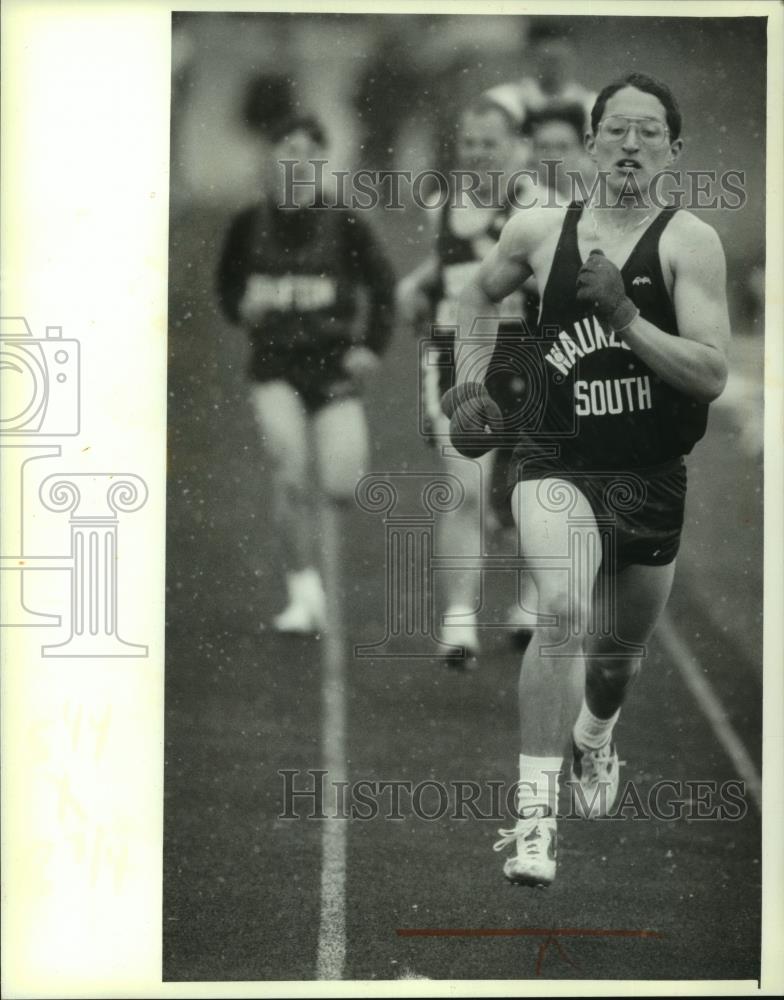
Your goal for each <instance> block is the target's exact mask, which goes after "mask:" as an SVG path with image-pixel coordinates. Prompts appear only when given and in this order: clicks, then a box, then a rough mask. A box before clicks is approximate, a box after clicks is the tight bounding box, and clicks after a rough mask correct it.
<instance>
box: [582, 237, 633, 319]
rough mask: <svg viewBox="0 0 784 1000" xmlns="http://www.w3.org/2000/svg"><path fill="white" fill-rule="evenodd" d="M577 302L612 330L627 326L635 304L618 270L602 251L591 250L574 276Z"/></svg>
mask: <svg viewBox="0 0 784 1000" xmlns="http://www.w3.org/2000/svg"><path fill="white" fill-rule="evenodd" d="M577 301H578V302H580V303H582V305H585V306H589V307H590V308H591V309H593V311H594V313H595V314H596V315H597V316H598V317H599V319H600V320H602V321H603V322H604V323H606V324H607V325H608V326H610V327H611V328H612V329H613V330H620V329H623V327H625V326H628V325H629V323H631V321H632V320H633V319H634V318H635V316H636V315H637V311H638V310H637V306H636V305H635V304H634V303H633V302H632V300H631V299H630V298H629V297H628V296H627V294H626V289H625V287H624V284H623V278H622V277H621V272H620V271H619V270H618V268H617V267H616V266H615V264H613V262H612V261H611V260H608V259H607V257H605V256H604V253H603V252H602V251H601V250H591V253H590V255H589V257H588V260H587V261H586V262H585V263H584V264H583V266H582V267H581V268H580V271H579V273H578V275H577Z"/></svg>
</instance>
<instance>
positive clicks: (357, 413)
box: [313, 397, 368, 501]
mask: <svg viewBox="0 0 784 1000" xmlns="http://www.w3.org/2000/svg"><path fill="white" fill-rule="evenodd" d="M313 431H314V435H315V449H316V464H317V466H318V473H319V481H320V484H321V487H322V489H323V490H324V492H325V493H326V495H327V496H328V497H329V498H330V499H331V500H335V501H347V500H351V499H353V497H354V490H355V488H356V485H357V482H358V481H359V479H360V477H361V476H362V475H363V474H364V472H365V470H366V468H367V463H368V429H367V420H366V419H365V410H364V408H363V406H362V402H361V401H360V400H359V399H356V398H355V397H349V398H346V399H339V400H335V402H334V403H329V404H328V405H327V406H323V407H322V408H321V409H320V410H319V411H318V412H317V413H316V415H315V417H314V418H313Z"/></svg>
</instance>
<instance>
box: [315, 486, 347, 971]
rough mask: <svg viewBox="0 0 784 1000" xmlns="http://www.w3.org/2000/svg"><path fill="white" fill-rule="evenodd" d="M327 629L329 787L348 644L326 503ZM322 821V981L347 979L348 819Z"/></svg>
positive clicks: (341, 721) (342, 736) (338, 762)
mask: <svg viewBox="0 0 784 1000" xmlns="http://www.w3.org/2000/svg"><path fill="white" fill-rule="evenodd" d="M319 520H320V523H321V538H322V566H323V572H324V589H325V591H326V597H327V628H326V629H325V630H324V632H323V633H322V636H321V752H322V753H321V755H322V759H323V761H324V764H323V766H324V767H325V768H326V770H327V772H328V773H327V788H332V787H335V786H334V785H333V784H332V783H333V782H336V781H346V780H347V772H348V768H347V766H346V693H345V681H346V668H345V662H346V657H345V653H346V643H345V635H344V629H343V607H342V601H341V572H340V565H341V564H340V512H339V510H338V509H337V507H336V505H335V504H331V503H329V501H325V502H324V503H323V504H322V505H321V510H320V517H319ZM330 801H331V796H328V797H327V800H326V802H325V812H326V813H327V819H325V820H321V823H322V824H323V825H322V833H321V911H320V915H319V934H318V953H317V958H316V978H317V979H332V980H335V979H342V978H343V974H344V969H345V962H346V820H345V819H343V820H341V819H338V818H337V817H336V816H334V815H332V814H331V813H330Z"/></svg>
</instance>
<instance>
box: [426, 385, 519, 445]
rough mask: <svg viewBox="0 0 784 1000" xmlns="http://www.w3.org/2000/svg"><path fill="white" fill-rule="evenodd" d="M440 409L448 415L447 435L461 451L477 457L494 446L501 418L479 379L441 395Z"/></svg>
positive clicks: (456, 386)
mask: <svg viewBox="0 0 784 1000" xmlns="http://www.w3.org/2000/svg"><path fill="white" fill-rule="evenodd" d="M441 409H442V410H443V412H444V414H445V415H446V416H447V417H449V439H450V441H451V442H452V445H453V446H454V447H455V448H456V449H457V450H458V451H459V452H460V454H461V455H465V456H466V457H467V458H479V456H480V455H484V454H485V453H486V452H488V451H490V450H491V449H492V448H495V446H496V444H497V441H496V440H495V437H496V435H497V434H500V432H501V431H502V430H503V424H504V420H503V416H502V414H501V410H500V409H499V408H498V404H497V403H496V402H495V400H494V399H493V398H492V396H491V395H490V393H489V392H488V391H487V389H486V388H485V387H484V386H483V385H482V384H481V382H463V383H461V384H460V385H455V386H453V387H452V388H451V389H449V390H448V391H447V392H446V393H444V395H443V397H442V398H441Z"/></svg>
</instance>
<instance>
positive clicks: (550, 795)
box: [517, 753, 563, 816]
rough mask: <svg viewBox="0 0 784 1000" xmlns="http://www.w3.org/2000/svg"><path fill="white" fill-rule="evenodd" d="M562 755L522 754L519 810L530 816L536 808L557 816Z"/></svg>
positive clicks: (518, 799)
mask: <svg viewBox="0 0 784 1000" xmlns="http://www.w3.org/2000/svg"><path fill="white" fill-rule="evenodd" d="M562 762H563V758H562V757H526V755H525V754H522V753H521V754H520V784H519V785H518V786H517V810H518V812H519V813H520V815H521V816H530V815H532V814H533V811H534V810H535V809H538V810H540V811H541V814H542V815H545V810H548V809H549V811H550V815H552V816H555V814H556V812H557V811H558V787H559V779H558V776H559V774H560V772H561V764H562Z"/></svg>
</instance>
